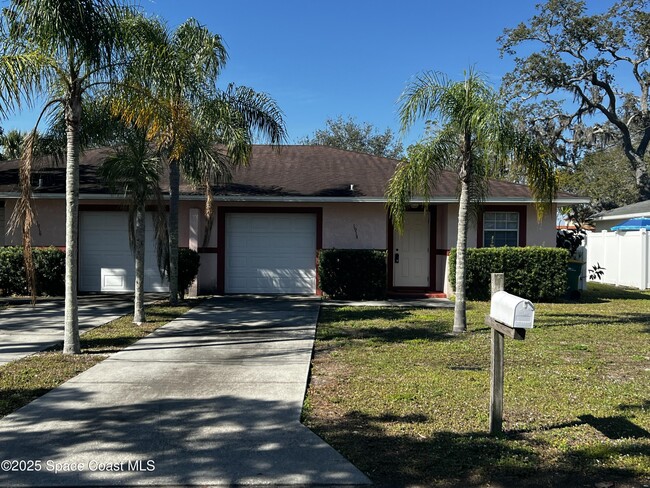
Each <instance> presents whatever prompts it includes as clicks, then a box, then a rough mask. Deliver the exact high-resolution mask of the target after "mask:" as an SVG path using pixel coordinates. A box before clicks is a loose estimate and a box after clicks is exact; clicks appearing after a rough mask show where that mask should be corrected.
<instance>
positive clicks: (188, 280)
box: [178, 247, 201, 300]
mask: <svg viewBox="0 0 650 488" xmlns="http://www.w3.org/2000/svg"><path fill="white" fill-rule="evenodd" d="M200 265H201V257H200V256H199V253H198V252H196V251H194V250H192V249H189V248H187V247H181V248H179V249H178V293H179V294H180V296H181V300H182V299H183V298H185V294H186V293H187V292H188V290H189V289H190V286H191V285H192V283H193V282H194V280H195V279H196V275H198V274H199V266H200Z"/></svg>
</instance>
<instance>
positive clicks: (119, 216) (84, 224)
mask: <svg viewBox="0 0 650 488" xmlns="http://www.w3.org/2000/svg"><path fill="white" fill-rule="evenodd" d="M128 220H129V217H128V215H127V213H126V212H80V215H79V290H80V291H101V292H128V291H133V290H134V286H135V265H134V262H133V254H132V253H131V248H130V247H129V231H128V227H127V226H128ZM154 236H155V233H154V226H153V218H152V216H151V215H150V214H149V215H147V221H146V237H145V259H144V263H145V279H144V289H145V291H157V292H164V291H167V290H168V287H167V284H166V282H164V281H163V280H162V279H161V278H160V273H159V272H158V264H157V259H156V246H155V238H154Z"/></svg>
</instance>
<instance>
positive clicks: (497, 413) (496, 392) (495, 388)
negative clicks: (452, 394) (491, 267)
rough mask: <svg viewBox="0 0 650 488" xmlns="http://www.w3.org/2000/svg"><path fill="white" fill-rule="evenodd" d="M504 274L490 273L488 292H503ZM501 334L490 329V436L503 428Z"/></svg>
mask: <svg viewBox="0 0 650 488" xmlns="http://www.w3.org/2000/svg"><path fill="white" fill-rule="evenodd" d="M504 281H505V278H504V274H503V273H492V274H491V283H490V285H491V286H490V288H491V289H490V291H491V294H492V295H494V294H495V293H496V292H498V291H503V290H504ZM502 425H503V334H502V333H501V332H499V331H497V330H496V329H494V328H492V361H491V368H490V435H495V434H499V433H501V432H502V430H503V428H502Z"/></svg>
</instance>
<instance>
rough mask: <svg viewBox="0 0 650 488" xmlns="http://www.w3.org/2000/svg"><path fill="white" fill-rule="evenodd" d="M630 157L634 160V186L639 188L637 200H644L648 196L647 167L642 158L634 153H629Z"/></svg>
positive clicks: (649, 194)
mask: <svg viewBox="0 0 650 488" xmlns="http://www.w3.org/2000/svg"><path fill="white" fill-rule="evenodd" d="M631 159H633V161H634V163H633V164H634V168H635V169H634V178H635V180H636V186H637V188H638V189H639V200H646V199H648V197H650V178H649V177H648V167H647V165H646V164H645V161H644V160H643V158H642V157H641V156H639V155H638V154H636V153H631Z"/></svg>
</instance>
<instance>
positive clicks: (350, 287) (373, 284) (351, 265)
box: [318, 249, 386, 300]
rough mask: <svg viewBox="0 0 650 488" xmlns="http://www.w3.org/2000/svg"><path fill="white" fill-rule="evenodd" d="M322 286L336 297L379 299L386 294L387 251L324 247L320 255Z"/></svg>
mask: <svg viewBox="0 0 650 488" xmlns="http://www.w3.org/2000/svg"><path fill="white" fill-rule="evenodd" d="M318 278H319V282H320V288H321V290H323V292H324V293H325V294H326V295H329V296H330V297H332V298H336V299H344V300H376V299H381V298H384V297H385V296H386V251H375V250H372V249H323V250H322V251H321V252H320V255H319V258H318Z"/></svg>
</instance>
